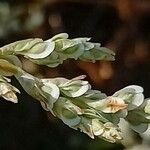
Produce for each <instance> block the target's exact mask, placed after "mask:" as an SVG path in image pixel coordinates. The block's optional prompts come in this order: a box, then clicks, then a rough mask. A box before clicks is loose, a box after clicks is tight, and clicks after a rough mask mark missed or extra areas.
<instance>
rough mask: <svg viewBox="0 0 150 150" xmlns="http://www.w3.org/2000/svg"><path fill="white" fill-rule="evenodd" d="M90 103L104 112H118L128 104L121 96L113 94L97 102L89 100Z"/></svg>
mask: <svg viewBox="0 0 150 150" xmlns="http://www.w3.org/2000/svg"><path fill="white" fill-rule="evenodd" d="M88 105H90V106H92V107H93V108H95V109H97V110H100V111H102V112H104V113H116V112H117V111H119V110H122V109H125V108H127V106H128V105H127V104H125V102H124V101H123V100H122V99H121V98H118V97H113V96H109V97H107V98H105V99H102V100H99V101H96V102H89V103H88Z"/></svg>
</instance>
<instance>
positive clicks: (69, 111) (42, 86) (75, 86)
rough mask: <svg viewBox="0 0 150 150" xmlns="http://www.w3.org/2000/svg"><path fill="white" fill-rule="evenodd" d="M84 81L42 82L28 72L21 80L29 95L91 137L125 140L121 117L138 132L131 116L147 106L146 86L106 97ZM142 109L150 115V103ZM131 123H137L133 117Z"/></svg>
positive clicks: (51, 80)
mask: <svg viewBox="0 0 150 150" xmlns="http://www.w3.org/2000/svg"><path fill="white" fill-rule="evenodd" d="M84 78H85V76H84V75H82V76H79V77H76V78H73V79H71V80H68V79H65V78H52V79H38V78H35V77H33V76H31V75H30V74H27V73H25V72H23V73H22V75H20V76H19V77H17V79H18V80H19V82H20V84H21V85H22V86H23V88H24V89H25V90H26V91H27V92H28V94H30V95H31V96H33V97H34V98H35V99H37V100H39V101H40V102H41V104H42V107H43V108H44V109H45V110H47V111H50V112H51V113H52V114H53V115H54V116H57V117H58V118H60V119H61V120H62V121H63V122H64V123H65V124H66V125H68V126H69V127H71V128H73V129H76V130H77V129H79V130H80V131H81V132H84V133H86V134H87V135H89V136H90V137H91V138H94V137H95V136H97V137H100V138H102V139H104V140H107V141H109V142H112V143H114V142H117V141H120V140H122V134H121V130H120V128H119V126H118V125H119V122H120V119H121V118H124V119H125V120H126V121H127V122H129V123H130V125H131V128H133V129H134V130H136V129H137V128H136V127H134V126H133V125H132V124H131V122H130V116H131V114H134V112H135V110H136V109H137V108H140V107H141V106H142V105H143V102H144V96H143V88H142V87H140V86H136V85H132V86H127V87H125V88H123V89H122V90H119V91H117V92H116V93H114V94H113V95H112V96H106V94H104V93H101V92H100V91H98V90H92V89H91V86H90V84H89V83H88V81H83V79H84ZM31 88H32V91H31V90H30V89H31ZM142 107H144V109H143V110H145V112H146V113H148V107H149V103H148V101H147V103H146V104H145V105H144V106H142ZM131 112H132V113H131ZM131 120H132V121H134V119H133V118H132V119H131ZM140 123H141V121H140ZM147 124H148V122H146V125H147Z"/></svg>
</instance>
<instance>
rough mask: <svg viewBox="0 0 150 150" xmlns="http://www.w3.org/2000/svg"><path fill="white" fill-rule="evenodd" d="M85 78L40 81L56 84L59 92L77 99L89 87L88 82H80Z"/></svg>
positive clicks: (82, 76)
mask: <svg viewBox="0 0 150 150" xmlns="http://www.w3.org/2000/svg"><path fill="white" fill-rule="evenodd" d="M84 78H85V76H84V75H81V76H79V77H76V78H73V79H72V80H68V79H65V78H55V79H42V81H43V82H47V83H48V82H50V83H54V84H56V85H57V86H58V87H59V88H60V90H61V92H62V93H63V94H65V95H67V96H69V97H79V96H81V95H83V94H84V93H85V92H87V91H88V90H89V89H90V88H91V86H90V85H89V83H88V81H82V79H84Z"/></svg>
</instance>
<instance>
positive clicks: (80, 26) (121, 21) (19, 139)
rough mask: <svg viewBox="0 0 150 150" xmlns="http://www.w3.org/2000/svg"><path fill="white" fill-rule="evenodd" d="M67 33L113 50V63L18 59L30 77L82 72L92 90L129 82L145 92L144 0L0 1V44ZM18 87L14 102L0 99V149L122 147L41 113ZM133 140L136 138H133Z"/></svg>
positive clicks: (148, 70)
mask: <svg viewBox="0 0 150 150" xmlns="http://www.w3.org/2000/svg"><path fill="white" fill-rule="evenodd" d="M60 32H67V33H68V34H69V35H70V38H74V37H81V36H83V37H92V41H94V42H100V43H101V44H102V45H103V46H106V47H108V48H110V49H112V50H113V51H114V52H115V53H116V61H115V62H107V61H98V62H96V63H95V64H92V63H88V62H82V61H74V60H67V61H65V62H64V64H63V65H60V66H59V67H57V68H54V69H51V68H48V67H44V66H37V65H34V64H32V63H31V62H29V61H28V60H26V59H23V58H21V60H22V62H23V66H24V69H25V70H26V71H28V72H30V73H31V74H33V75H36V76H43V77H58V76H62V77H66V78H73V77H76V76H78V75H80V74H86V75H87V80H89V82H90V83H91V84H92V86H93V88H94V89H98V90H101V91H103V92H105V93H106V94H108V95H110V94H112V93H113V92H115V91H116V90H119V89H120V88H123V87H125V86H127V85H129V84H137V85H140V86H143V87H144V89H145V91H144V94H145V96H146V97H150V60H149V55H150V0H107V1H106V0H82V1H80V0H24V1H23V0H1V1H0V46H3V45H5V44H8V43H11V42H14V41H16V40H21V39H26V38H33V37H40V38H43V39H48V38H50V37H51V36H53V35H55V34H57V33H60ZM12 84H13V85H15V86H17V87H18V88H19V89H21V93H22V94H20V95H19V96H18V97H19V103H18V104H12V103H10V102H7V101H4V100H3V99H1V101H0V150H30V149H31V150H63V149H64V150H70V149H71V150H80V149H81V150H100V149H101V150H110V149H113V150H122V149H124V147H123V146H122V145H121V144H110V143H108V142H105V141H103V140H100V139H96V140H91V139H90V138H89V137H87V135H84V134H83V133H80V132H78V131H74V130H72V129H70V128H69V127H67V126H66V125H64V124H63V123H62V122H61V121H60V120H58V119H57V118H54V117H53V116H52V115H51V114H50V113H47V112H45V111H44V110H43V109H42V108H41V106H40V104H39V103H38V102H37V101H36V100H34V99H32V98H31V97H30V96H28V95H27V94H26V93H25V92H24V91H23V90H22V88H21V86H20V85H19V84H18V83H17V81H16V80H15V79H14V78H12ZM135 140H136V142H137V143H140V142H141V140H140V138H139V137H137V139H135Z"/></svg>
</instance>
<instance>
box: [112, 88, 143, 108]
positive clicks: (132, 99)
mask: <svg viewBox="0 0 150 150" xmlns="http://www.w3.org/2000/svg"><path fill="white" fill-rule="evenodd" d="M113 96H115V97H118V98H120V99H122V100H123V101H124V102H125V103H127V104H128V108H127V109H128V110H133V109H135V108H137V107H139V106H140V105H141V104H142V103H143V101H144V95H143V88H142V87H141V86H137V85H130V86H127V87H125V88H123V89H121V90H119V91H117V92H116V93H114V94H113Z"/></svg>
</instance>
